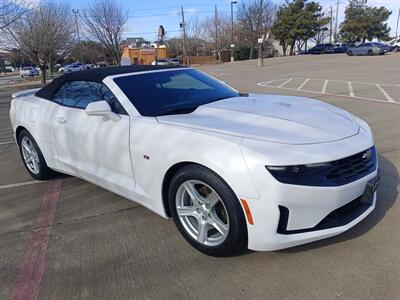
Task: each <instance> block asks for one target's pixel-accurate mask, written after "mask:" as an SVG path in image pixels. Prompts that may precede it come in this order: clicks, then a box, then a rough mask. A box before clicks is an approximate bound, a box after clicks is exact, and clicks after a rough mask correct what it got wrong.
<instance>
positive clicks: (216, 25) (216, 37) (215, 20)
mask: <svg viewBox="0 0 400 300" xmlns="http://www.w3.org/2000/svg"><path fill="white" fill-rule="evenodd" d="M214 26H215V29H214V30H215V47H216V48H217V49H216V50H217V55H218V62H222V57H221V51H220V49H219V48H220V45H219V36H218V10H217V5H216V4H215V12H214Z"/></svg>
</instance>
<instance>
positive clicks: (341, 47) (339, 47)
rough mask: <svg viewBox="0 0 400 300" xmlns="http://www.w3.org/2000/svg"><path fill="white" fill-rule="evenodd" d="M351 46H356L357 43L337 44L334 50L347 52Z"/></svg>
mask: <svg viewBox="0 0 400 300" xmlns="http://www.w3.org/2000/svg"><path fill="white" fill-rule="evenodd" d="M351 47H355V45H354V44H336V45H335V49H334V52H335V53H347V50H349V48H351Z"/></svg>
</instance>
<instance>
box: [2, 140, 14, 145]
mask: <svg viewBox="0 0 400 300" xmlns="http://www.w3.org/2000/svg"><path fill="white" fill-rule="evenodd" d="M14 143H15V141H12V142H0V146H1V145H9V144H14Z"/></svg>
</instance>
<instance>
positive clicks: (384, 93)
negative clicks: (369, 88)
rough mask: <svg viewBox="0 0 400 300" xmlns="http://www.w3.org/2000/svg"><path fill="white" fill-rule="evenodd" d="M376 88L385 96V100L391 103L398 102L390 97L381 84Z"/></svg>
mask: <svg viewBox="0 0 400 300" xmlns="http://www.w3.org/2000/svg"><path fill="white" fill-rule="evenodd" d="M376 87H377V88H378V89H379V90H380V91H381V93H382V94H383V96H385V98H386V99H387V100H388V101H389V102H396V101H394V100H393V98H392V97H390V96H389V94H388V93H387V92H386V91H385V90H384V89H383V88H382V87H381V85H380V84H376Z"/></svg>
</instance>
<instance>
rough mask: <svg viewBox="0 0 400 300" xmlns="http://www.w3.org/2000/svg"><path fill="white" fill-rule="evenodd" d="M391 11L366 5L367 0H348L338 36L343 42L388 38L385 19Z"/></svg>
mask: <svg viewBox="0 0 400 300" xmlns="http://www.w3.org/2000/svg"><path fill="white" fill-rule="evenodd" d="M390 15H391V12H390V11H389V10H388V9H386V8H385V7H383V6H381V7H372V6H368V4H367V0H349V4H348V5H347V6H346V10H345V20H344V22H343V23H342V24H341V25H340V38H341V40H343V41H344V42H349V43H354V42H360V41H362V42H365V41H366V40H372V39H374V38H377V39H380V40H384V39H387V38H389V33H390V27H388V25H387V23H386V21H387V20H388V18H389V16H390Z"/></svg>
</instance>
